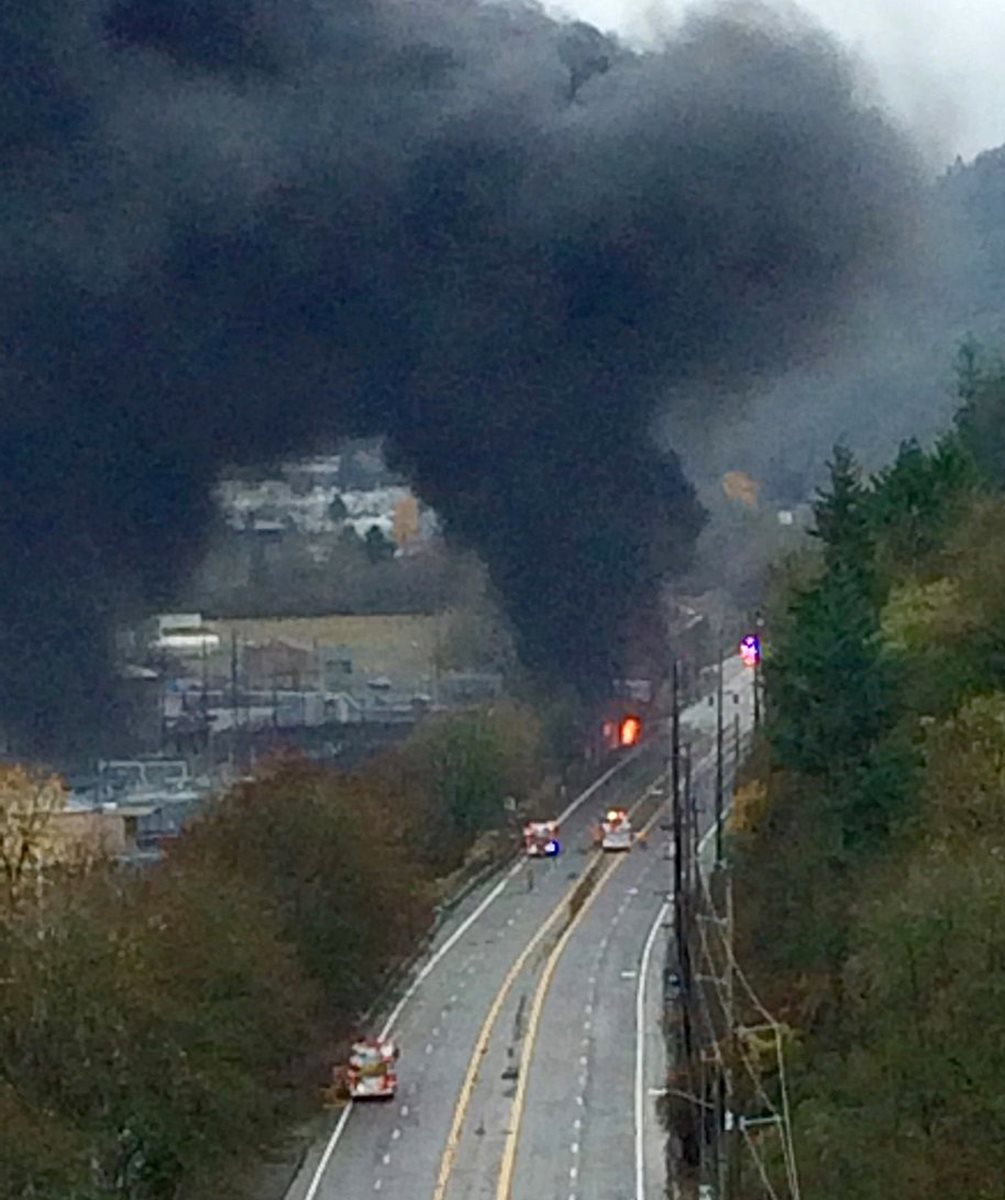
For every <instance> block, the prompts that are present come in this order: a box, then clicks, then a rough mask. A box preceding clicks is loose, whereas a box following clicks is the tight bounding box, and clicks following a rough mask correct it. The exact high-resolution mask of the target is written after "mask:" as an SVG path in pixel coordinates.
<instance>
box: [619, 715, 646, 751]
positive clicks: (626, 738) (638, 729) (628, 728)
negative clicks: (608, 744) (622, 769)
mask: <svg viewBox="0 0 1005 1200" xmlns="http://www.w3.org/2000/svg"><path fill="white" fill-rule="evenodd" d="M619 736H620V741H621V745H622V746H634V745H635V744H636V742H638V740H639V738H640V737H641V736H642V722H641V721H640V720H639V719H638V717H625V719H624V720H623V721H622V722H621V729H620V734H619Z"/></svg>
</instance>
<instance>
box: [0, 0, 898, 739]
mask: <svg viewBox="0 0 1005 1200" xmlns="http://www.w3.org/2000/svg"><path fill="white" fill-rule="evenodd" d="M0 33H2V37H3V43H4V45H5V46H6V48H7V55H6V63H7V69H6V70H5V72H4V73H3V75H2V76H0V146H2V155H3V159H4V168H5V169H4V171H3V173H2V176H0V194H2V203H0V214H2V216H0V220H2V221H3V224H4V228H3V237H2V239H0V255H2V271H3V279H4V286H3V288H2V289H0V334H2V339H3V344H2V349H0V381H2V396H3V410H2V412H3V415H2V417H0V488H2V495H0V502H2V504H0V555H2V561H3V564H4V570H5V584H4V587H3V589H2V591H0V706H2V710H0V724H3V725H5V726H7V727H8V728H11V727H14V728H16V729H17V730H18V732H19V734H20V736H21V737H22V739H24V741H25V742H29V741H30V742H31V743H33V744H34V745H36V746H41V747H45V746H47V745H52V744H53V743H55V742H57V741H59V740H60V739H63V740H65V738H66V737H67V736H68V734H69V732H70V731H71V730H73V729H84V728H86V725H87V719H90V720H91V721H92V723H93V722H94V721H97V722H98V723H100V720H101V713H102V707H101V706H102V702H103V701H102V697H103V696H104V694H105V693H104V692H103V690H102V688H103V685H102V679H103V678H104V667H105V661H106V655H107V642H108V631H109V630H110V628H111V627H112V622H113V621H114V619H115V618H116V617H117V615H119V614H121V613H122V612H125V611H130V610H135V609H137V608H141V607H142V606H144V605H152V604H160V603H164V602H166V601H167V600H169V599H170V597H171V595H172V590H173V589H174V588H175V587H176V585H177V583H178V581H179V580H180V579H182V578H183V577H184V574H185V572H186V571H187V570H188V569H189V568H190V566H191V565H192V562H193V561H194V559H195V557H196V556H197V555H198V552H199V549H200V545H201V538H202V535H203V532H204V530H205V528H206V525H207V520H208V511H209V502H208V498H207V497H208V494H209V489H210V486H211V484H212V482H213V480H214V478H215V476H216V474H217V472H218V471H219V469H220V468H221V466H222V465H224V464H229V463H250V462H254V461H262V460H268V459H273V458H275V457H277V456H278V455H281V454H284V453H288V452H293V451H298V450H309V449H311V448H312V446H314V445H315V444H316V443H317V442H318V441H319V440H320V439H322V438H324V439H327V438H330V437H331V436H333V435H343V434H351V435H364V434H366V435H369V434H374V433H383V434H386V435H387V436H388V437H389V439H390V442H391V445H392V448H393V454H394V457H395V461H396V463H397V464H398V465H400V466H402V467H403V468H404V469H405V470H407V472H408V474H409V475H410V477H411V478H412V480H413V481H414V483H415V486H416V487H417V489H418V490H419V492H420V493H421V494H422V496H423V497H424V498H425V499H426V500H427V501H428V502H429V503H431V504H432V505H433V506H434V507H435V508H436V509H437V511H438V512H439V513H440V514H441V516H442V517H443V519H444V521H445V523H446V525H447V527H448V529H449V530H451V531H453V533H454V534H455V535H456V536H457V537H459V538H461V539H463V540H464V541H465V542H467V543H469V544H471V545H473V546H475V547H476V548H477V549H478V551H479V552H480V553H481V555H482V556H483V558H484V559H485V560H486V562H487V563H488V566H489V568H490V571H491V573H492V576H493V578H494V580H495V582H496V584H497V585H498V587H499V588H500V590H501V593H502V595H503V597H504V599H505V601H506V603H507V605H508V608H509V611H510V615H511V617H512V619H513V621H514V624H515V627H516V629H517V631H518V636H519V639H520V644H521V649H522V653H523V655H524V657H525V659H526V661H527V662H528V663H530V664H531V665H532V666H534V667H535V668H538V669H541V670H545V671H550V672H553V673H554V674H556V675H560V676H562V677H564V678H566V679H571V680H573V681H574V682H576V683H577V684H578V685H579V686H581V687H587V688H589V687H591V686H592V685H594V684H595V683H596V682H597V681H602V680H603V679H605V678H606V677H608V676H609V675H610V673H611V672H612V671H616V670H617V669H618V663H619V656H620V655H621V652H622V647H621V645H620V640H619V631H620V630H621V629H623V628H624V627H625V626H626V621H627V619H628V618H630V616H631V614H632V613H633V612H635V611H637V610H638V609H639V608H641V607H644V606H645V605H646V604H647V603H649V602H650V601H651V597H652V594H653V589H654V587H655V584H656V581H657V580H658V579H659V578H660V577H661V575H662V574H663V573H664V572H665V571H666V570H667V569H668V568H670V567H673V566H674V565H679V564H681V563H683V562H685V561H686V558H687V555H688V552H689V548H690V546H691V544H692V542H693V539H694V537H695V536H696V533H697V531H698V529H699V527H700V524H701V520H702V515H701V510H700V507H699V506H698V504H697V502H696V500H695V497H694V493H693V491H692V489H691V487H690V485H689V484H688V482H687V480H686V479H685V477H684V476H683V474H682V472H681V469H680V466H679V463H678V461H677V459H676V458H675V457H674V455H673V453H666V452H660V451H658V450H657V449H656V447H655V444H654V442H653V439H652V431H653V424H654V421H655V419H656V417H657V415H658V413H659V411H660V406H661V404H662V403H663V402H664V397H665V396H666V395H667V394H668V392H669V389H670V388H671V387H676V388H681V387H685V386H686V384H687V382H688V381H689V380H704V379H709V378H711V379H715V380H716V381H718V382H720V383H722V382H723V381H727V380H729V379H730V378H736V377H740V376H745V375H749V374H751V373H759V374H761V375H773V374H776V373H777V372H779V371H780V370H781V369H783V368H784V367H785V366H786V365H788V364H790V363H791V362H793V361H795V360H796V359H797V358H798V356H799V355H800V354H801V353H802V352H804V351H805V350H806V348H807V347H812V346H813V344H814V339H815V338H816V337H817V335H818V334H819V332H820V330H821V327H822V326H823V324H824V323H825V322H826V321H827V320H828V319H829V317H831V316H832V315H833V314H834V313H836V312H837V311H839V310H840V309H841V308H842V307H843V306H844V305H846V304H847V303H848V302H849V301H851V300H852V299H854V297H855V295H856V293H857V291H858V289H860V288H861V287H862V286H863V284H864V282H865V280H866V278H867V276H868V275H869V274H870V272H873V271H875V270H878V269H881V268H882V264H883V263H885V262H886V261H887V260H888V258H889V256H890V254H891V252H892V251H893V249H894V248H895V247H896V245H897V244H898V242H899V240H900V231H901V230H902V228H903V226H904V223H905V221H907V220H909V213H910V210H911V203H912V200H911V196H912V193H913V189H914V168H913V166H912V163H911V159H910V155H909V154H908V153H907V151H906V150H905V148H904V147H903V145H902V144H901V142H900V140H899V137H898V135H897V134H896V133H895V132H894V131H892V130H891V129H890V128H889V127H888V126H887V124H886V123H885V122H884V120H883V118H882V116H881V115H880V114H879V113H878V112H877V111H876V110H875V109H874V108H872V107H871V106H870V104H869V103H868V101H867V100H866V99H865V98H864V97H863V96H862V95H861V94H860V92H859V89H858V85H857V82H856V79H855V76H854V73H853V71H852V70H851V68H850V67H849V65H848V63H847V62H846V61H845V60H844V59H843V58H842V56H841V55H840V54H839V52H838V51H837V50H836V48H835V46H834V45H832V44H831V42H830V41H829V40H828V39H827V38H826V37H825V36H823V35H822V34H821V33H820V32H819V31H817V30H816V29H815V28H813V27H811V26H809V25H806V24H804V23H802V22H801V20H800V19H798V18H797V17H795V16H793V15H791V14H786V15H783V16H777V15H772V14H770V13H768V12H767V11H765V10H762V9H760V8H758V7H747V6H740V7H736V6H728V7H725V8H720V9H714V10H709V11H706V12H704V13H699V14H697V15H695V16H693V17H692V18H691V19H690V20H688V21H687V22H685V24H684V26H683V29H682V31H681V32H680V33H678V34H677V35H675V38H674V40H673V41H672V42H670V43H669V44H667V45H666V46H665V47H663V48H662V49H661V50H660V51H659V52H653V53H644V54H639V53H633V52H629V51H628V50H626V49H625V48H624V47H623V46H621V45H619V44H618V42H616V41H615V40H612V39H611V38H608V37H605V36H602V35H601V34H600V33H598V32H597V31H596V30H594V29H592V28H590V27H588V26H586V25H582V24H569V23H561V22H558V21H555V20H552V19H551V18H549V17H548V16H547V15H545V13H544V12H543V10H542V9H540V8H539V7H537V6H535V5H533V4H530V3H505V4H489V3H483V2H479V0H192V2H191V3H186V4H179V3H177V0H114V2H113V0H36V2H35V3H32V4H25V5H13V4H9V5H6V6H4V12H3V15H2V16H0ZM708 419H709V421H713V420H715V419H716V414H715V413H714V412H709V415H708Z"/></svg>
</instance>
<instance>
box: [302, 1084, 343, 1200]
mask: <svg viewBox="0 0 1005 1200" xmlns="http://www.w3.org/2000/svg"><path fill="white" fill-rule="evenodd" d="M351 1112H352V1102H351V1101H350V1102H349V1103H348V1104H347V1105H346V1106H345V1108H343V1109H342V1114H341V1116H340V1117H339V1119H338V1121H336V1123H335V1128H334V1129H333V1130H332V1132H331V1137H330V1138H329V1139H328V1145H327V1146H325V1149H324V1153H323V1154H322V1155H321V1161H320V1162H319V1163H318V1165H317V1168H316V1170H315V1171H314V1177H313V1178H312V1179H311V1182H310V1184H309V1186H308V1188H307V1194H306V1196H305V1197H304V1200H313V1197H314V1196H315V1195H317V1190H318V1188H319V1187H320V1186H321V1179H322V1177H323V1176H324V1173H325V1171H326V1170H327V1169H328V1163H329V1162H330V1161H331V1156H332V1155H333V1154H334V1153H335V1147H336V1146H337V1145H338V1143H339V1138H341V1136H342V1130H343V1129H345V1127H346V1125H347V1124H348V1122H349V1114H350V1113H351Z"/></svg>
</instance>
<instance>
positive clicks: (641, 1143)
mask: <svg viewBox="0 0 1005 1200" xmlns="http://www.w3.org/2000/svg"><path fill="white" fill-rule="evenodd" d="M728 815H729V808H728V806H727V807H726V808H725V809H724V810H723V813H722V819H723V820H724V821H725V819H726V817H727V816H728ZM714 835H715V822H714V821H713V823H712V825H711V826H710V827H709V828H708V829H706V830H705V832H704V834H702V836H701V837H700V838H699V839H698V852H699V854H700V853H701V851H702V850H704V849H705V847H706V846H707V845H708V843H709V840H710V839H711V838H712V837H714ZM669 911H670V905H669V904H668V903H665V904H663V906H662V907H661V908H660V910H659V912H658V913H657V914H656V919H655V920H654V921H653V923H652V925H651V926H650V927H649V935H648V937H647V938H646V942H645V946H644V948H643V950H642V962H641V964H640V966H639V982H638V987H637V988H636V990H635V1200H646V1166H645V1093H646V1088H645V1065H646V1061H645V1060H646V982H647V979H648V974H649V960H650V958H651V957H652V952H653V945H654V944H655V942H656V937H657V935H658V933H659V931H660V927H661V926H662V924H663V921H664V920H665V919H666V916H667V913H668V912H669Z"/></svg>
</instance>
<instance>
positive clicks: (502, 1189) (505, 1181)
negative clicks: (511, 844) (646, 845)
mask: <svg viewBox="0 0 1005 1200" xmlns="http://www.w3.org/2000/svg"><path fill="white" fill-rule="evenodd" d="M647 799H649V793H648V791H647V792H646V794H645V795H644V796H643V797H642V799H640V800H638V801H637V802H636V803H635V804H634V805H633V806H632V809H631V812H632V814H634V813H635V812H636V811H637V810H638V809H639V808H641V807H642V805H643V804H644V803H645V802H646V800H647ZM659 815H660V808H659V802H658V801H657V808H656V812H655V813H654V814H653V816H652V817H651V819H650V820H649V821H648V822H647V824H646V825H645V826H644V827H643V828H642V830H641V832H642V833H643V834H645V833H648V832H649V830H650V829H651V828H652V826H653V825H654V824H655V823H656V821H657V820H658V818H659ZM593 861H594V862H595V861H596V855H594V859H593ZM624 861H625V859H624V857H619V858H618V859H616V860H615V861H614V862H613V863H611V864H610V865H609V866H608V867H607V868H606V869H605V870H604V872H603V873H602V874H601V875H600V877H599V878H598V880H597V881H596V883H595V884H594V886H593V888H592V890H591V891H590V893H589V895H588V896H587V897H586V900H585V901H584V903H583V906H582V907H581V908H580V910H579V911H578V912H577V913H576V914H575V915H574V916H573V917H572V919H571V920H570V921H569V924H568V926H567V927H566V929H565V930H564V932H563V933H562V935H561V937H560V938H559V939H558V942H557V943H556V944H555V947H554V949H553V950H552V951H551V953H550V954H549V955H548V960H547V962H546V963H545V966H544V971H543V973H542V975H541V980H540V982H539V983H538V986H537V990H536V991H535V993H534V1000H533V1002H532V1005H531V1012H530V1017H529V1020H528V1025H527V1036H526V1039H525V1041H524V1047H523V1053H522V1054H521V1058H520V1074H519V1077H518V1080H517V1089H516V1094H515V1095H514V1098H513V1109H512V1115H511V1119H510V1121H509V1123H508V1124H509V1132H508V1133H507V1141H506V1147H505V1149H504V1151H503V1160H502V1168H501V1174H500V1176H499V1186H498V1188H497V1190H496V1200H508V1198H509V1195H510V1189H511V1186H512V1177H513V1166H514V1163H515V1161H516V1148H517V1143H518V1141H519V1133H520V1121H521V1118H522V1114H523V1108H524V1103H525V1097H526V1091H527V1074H528V1068H529V1066H530V1059H531V1056H532V1054H533V1052H534V1041H535V1038H536V1036H537V1028H538V1025H539V1024H540V1021H541V1010H542V1009H543V1007H544V1000H545V997H546V995H547V993H548V988H549V986H550V984H551V978H552V976H553V975H554V973H555V968H556V966H557V965H558V960H559V958H561V955H562V951H563V950H564V949H565V947H566V945H567V944H568V941H569V938H570V937H571V936H572V935H573V933H574V932H575V931H576V929H577V927H578V926H579V924H580V922H581V921H582V920H583V918H584V917H585V916H586V914H587V913H588V912H589V910H590V908H591V907H592V905H593V901H594V900H595V899H596V897H597V895H598V894H599V893H600V892H601V891H602V890H603V888H604V887H605V885H606V884H607V882H608V881H609V880H610V878H611V876H612V875H613V874H614V872H615V871H616V870H617V869H618V868H619V867H620V866H621V865H622V864H623V863H624ZM591 866H592V863H591ZM589 869H590V868H589V867H588V868H587V871H589ZM585 878H587V874H585V873H584V875H583V877H582V878H580V879H577V880H576V882H575V883H574V884H573V885H572V887H570V888H569V889H568V891H567V892H566V893H565V894H564V895H563V896H562V899H561V900H560V901H559V902H558V904H557V905H556V906H555V908H554V909H553V910H552V911H551V913H550V915H549V916H548V919H547V920H546V921H545V923H544V924H543V925H542V926H541V927H540V928H539V929H538V931H537V932H536V933H535V934H534V936H533V937H532V938H531V939H530V941H529V942H528V943H527V945H526V946H525V947H524V948H523V950H522V951H521V952H520V954H519V956H518V957H517V959H516V961H515V962H514V963H513V965H512V966H511V967H510V969H509V971H508V972H507V974H506V978H505V979H504V980H503V982H502V984H501V985H500V988H499V990H498V992H496V995H495V999H494V1000H493V1001H492V1006H491V1007H490V1008H489V1011H488V1015H487V1016H486V1018H485V1021H484V1023H483V1024H482V1027H481V1029H480V1030H479V1033H478V1038H477V1040H476V1041H475V1048H474V1050H473V1052H472V1055H471V1059H470V1061H469V1063H468V1069H467V1072H466V1074H465V1076H464V1082H463V1084H462V1085H461V1091H460V1095H459V1096H458V1098H457V1106H456V1108H455V1109H454V1119H453V1121H452V1122H451V1126H450V1133H449V1134H448V1135H447V1144H446V1147H445V1148H444V1151H443V1157H442V1158H441V1160H440V1170H439V1174H438V1176H437V1179H436V1187H435V1188H434V1189H433V1200H444V1196H445V1195H446V1190H447V1185H448V1184H449V1182H450V1176H451V1175H452V1174H453V1169H454V1162H455V1160H456V1158H457V1149H458V1146H459V1145H460V1140H461V1130H462V1128H463V1126H464V1120H465V1117H466V1116H467V1111H468V1107H469V1106H470V1103H471V1096H472V1094H473V1092H474V1089H475V1084H476V1083H477V1082H478V1072H479V1070H480V1068H481V1063H482V1059H483V1058H484V1056H485V1054H486V1053H487V1051H488V1044H489V1041H490V1040H491V1038H492V1034H493V1032H494V1029H495V1024H496V1022H497V1021H498V1019H499V1014H500V1012H501V1011H502V1007H503V1005H504V1004H505V1003H506V998H507V996H508V995H509V993H510V991H511V990H512V988H513V984H514V983H515V982H516V980H517V978H518V977H519V975H520V973H521V971H522V970H523V969H524V967H525V966H526V965H527V962H528V961H529V959H530V957H531V955H532V954H533V953H534V951H535V950H536V949H537V948H538V946H540V945H541V943H542V942H543V941H544V939H545V938H546V937H547V936H548V933H549V932H550V931H551V930H552V929H553V928H554V926H555V925H556V924H558V922H559V921H560V920H561V919H562V917H564V916H566V915H567V913H568V906H569V905H570V903H571V902H572V900H573V898H574V897H575V895H576V892H577V891H578V890H579V888H581V887H582V885H583V880H584V879H585Z"/></svg>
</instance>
